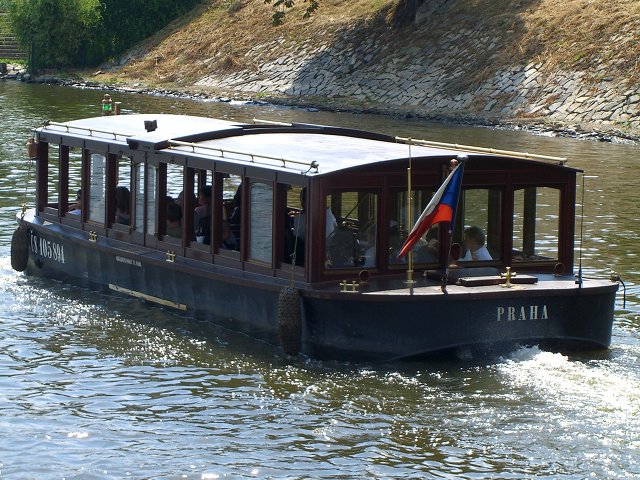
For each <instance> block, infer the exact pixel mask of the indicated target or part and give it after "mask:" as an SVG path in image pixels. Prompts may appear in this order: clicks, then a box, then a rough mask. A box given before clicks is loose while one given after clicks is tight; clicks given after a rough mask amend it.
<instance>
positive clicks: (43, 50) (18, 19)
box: [9, 0, 100, 67]
mask: <svg viewBox="0 0 640 480" xmlns="http://www.w3.org/2000/svg"><path fill="white" fill-rule="evenodd" d="M9 19H10V21H11V27H12V29H13V31H14V33H15V36H16V38H17V40H18V42H19V43H20V44H21V45H22V46H23V47H24V48H25V49H30V50H31V62H32V63H33V64H34V65H32V67H33V66H68V65H73V64H75V63H77V62H79V61H81V60H82V55H83V49H84V46H85V45H86V44H87V42H88V41H89V40H90V38H91V31H92V28H94V27H95V26H96V25H97V24H98V22H99V21H100V12H99V0H13V1H12V2H11V3H10V5H9Z"/></svg>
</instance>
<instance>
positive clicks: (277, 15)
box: [264, 0, 320, 25]
mask: <svg viewBox="0 0 640 480" xmlns="http://www.w3.org/2000/svg"><path fill="white" fill-rule="evenodd" d="M304 2H305V3H308V4H309V5H307V8H306V9H305V12H304V18H309V16H311V14H312V13H313V12H315V11H316V10H317V9H318V8H319V7H320V2H319V0H304ZM264 3H269V4H270V3H273V8H274V9H276V11H275V12H274V14H273V17H272V21H273V24H274V25H282V23H283V22H284V18H285V16H286V14H287V11H289V10H291V9H292V8H293V7H294V5H295V0H264ZM278 8H279V9H280V10H278Z"/></svg>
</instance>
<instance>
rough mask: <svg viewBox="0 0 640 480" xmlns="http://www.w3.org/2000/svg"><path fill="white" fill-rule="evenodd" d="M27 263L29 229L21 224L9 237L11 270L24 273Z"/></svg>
mask: <svg viewBox="0 0 640 480" xmlns="http://www.w3.org/2000/svg"><path fill="white" fill-rule="evenodd" d="M28 262H29V228H27V226H26V225H25V224H21V225H19V226H18V228H16V229H15V231H14V232H13V236H12V237H11V268H13V269H14V270H15V271H16V272H24V270H25V269H26V268H27V263H28Z"/></svg>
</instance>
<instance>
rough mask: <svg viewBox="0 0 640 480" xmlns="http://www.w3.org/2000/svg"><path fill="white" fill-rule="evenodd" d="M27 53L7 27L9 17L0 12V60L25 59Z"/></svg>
mask: <svg viewBox="0 0 640 480" xmlns="http://www.w3.org/2000/svg"><path fill="white" fill-rule="evenodd" d="M26 59H27V54H26V53H25V52H24V50H22V49H21V48H20V46H19V45H18V42H17V41H16V39H15V37H14V36H13V34H12V33H11V30H10V29H9V19H8V16H7V14H6V13H5V12H0V61H10V60H26Z"/></svg>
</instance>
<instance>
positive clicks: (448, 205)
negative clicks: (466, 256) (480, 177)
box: [398, 162, 464, 258]
mask: <svg viewBox="0 0 640 480" xmlns="http://www.w3.org/2000/svg"><path fill="white" fill-rule="evenodd" d="M463 171H464V162H460V163H459V164H458V166H457V167H456V168H454V169H453V171H452V172H451V173H450V174H449V176H448V177H447V179H446V180H445V181H444V183H443V184H442V185H441V186H440V188H439V189H438V191H437V192H436V193H435V194H434V195H433V197H432V198H431V201H430V202H429V204H428V205H427V206H426V208H425V209H424V211H423V212H422V215H420V218H418V220H417V221H416V223H415V225H414V226H413V229H412V230H411V232H410V233H409V236H408V237H407V240H406V241H405V242H404V245H403V246H402V250H400V253H399V254H398V258H401V257H404V256H405V255H406V254H407V253H409V252H410V251H411V249H412V248H413V247H414V245H415V244H416V243H418V240H420V238H422V236H423V235H424V234H425V233H426V232H427V231H428V230H429V229H430V228H431V227H432V226H433V225H435V224H437V223H441V222H449V224H453V221H454V218H455V214H456V208H457V207H458V198H459V197H460V185H461V183H462V172H463Z"/></svg>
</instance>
